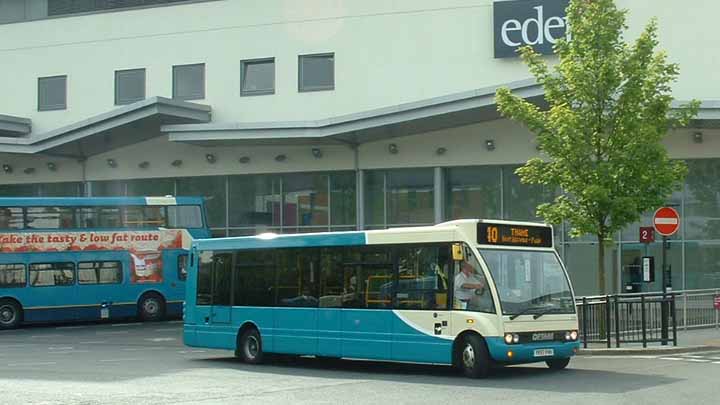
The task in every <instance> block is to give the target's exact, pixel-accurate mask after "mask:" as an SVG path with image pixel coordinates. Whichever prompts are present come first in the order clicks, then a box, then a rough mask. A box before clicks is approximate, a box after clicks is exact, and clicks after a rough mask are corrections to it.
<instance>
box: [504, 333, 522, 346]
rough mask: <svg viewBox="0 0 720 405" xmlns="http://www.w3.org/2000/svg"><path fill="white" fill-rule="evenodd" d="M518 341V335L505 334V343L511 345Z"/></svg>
mask: <svg viewBox="0 0 720 405" xmlns="http://www.w3.org/2000/svg"><path fill="white" fill-rule="evenodd" d="M519 341H520V335H518V334H517V333H506V334H505V343H507V344H509V345H511V344H513V343H518V342H519Z"/></svg>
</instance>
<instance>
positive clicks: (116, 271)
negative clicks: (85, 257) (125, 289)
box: [78, 262, 123, 284]
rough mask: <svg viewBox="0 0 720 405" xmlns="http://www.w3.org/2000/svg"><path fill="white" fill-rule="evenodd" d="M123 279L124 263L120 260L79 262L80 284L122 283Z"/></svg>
mask: <svg viewBox="0 0 720 405" xmlns="http://www.w3.org/2000/svg"><path fill="white" fill-rule="evenodd" d="M122 279H123V273H122V263H120V262H80V263H78V283H80V284H120V283H122Z"/></svg>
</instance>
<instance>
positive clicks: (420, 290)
mask: <svg viewBox="0 0 720 405" xmlns="http://www.w3.org/2000/svg"><path fill="white" fill-rule="evenodd" d="M188 268H189V276H188V283H187V295H186V298H185V299H186V307H185V321H184V324H185V325H184V341H185V344H186V345H188V346H193V347H207V348H221V349H230V350H235V353H236V355H237V356H238V357H240V358H241V359H242V360H243V361H245V362H248V363H258V362H260V361H262V359H263V354H264V353H287V354H299V355H315V356H318V357H331V358H341V357H342V358H354V359H377V360H393V361H406V362H421V363H442V364H449V365H450V364H452V365H456V366H458V367H459V368H461V369H462V370H463V371H464V373H465V374H466V375H468V376H471V377H482V376H485V375H486V374H487V373H488V371H489V370H490V367H491V366H492V365H508V364H520V363H531V362H546V363H547V365H548V366H549V367H550V368H551V369H562V368H565V367H566V366H567V365H568V363H569V361H570V358H571V357H572V356H573V355H574V354H575V353H576V351H577V349H578V346H579V344H578V341H577V339H578V333H577V330H578V320H577V315H576V312H575V305H574V299H573V292H572V288H571V286H570V282H569V279H568V276H567V273H566V271H565V268H564V267H563V264H562V262H561V261H560V258H559V257H558V255H557V253H556V251H555V249H554V246H553V232H552V228H551V227H550V226H547V225H543V224H535V223H523V222H507V221H485V220H456V221H451V222H446V223H442V224H439V225H435V226H430V227H418V228H397V229H388V230H377V231H359V232H339V233H317V234H304V235H274V234H264V235H258V236H255V237H238V238H221V239H207V240H196V241H193V244H192V248H191V253H190V265H189V266H188Z"/></svg>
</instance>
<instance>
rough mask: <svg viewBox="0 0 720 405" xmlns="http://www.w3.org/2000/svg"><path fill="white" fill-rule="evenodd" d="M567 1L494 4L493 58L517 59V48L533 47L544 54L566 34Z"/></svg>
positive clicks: (544, 0)
mask: <svg viewBox="0 0 720 405" xmlns="http://www.w3.org/2000/svg"><path fill="white" fill-rule="evenodd" d="M569 2H570V0H512V1H496V2H495V3H494V4H493V22H494V27H495V28H494V31H495V57H496V58H512V57H517V56H518V55H517V52H516V51H517V49H518V48H520V47H523V46H526V45H530V46H532V47H533V48H534V49H535V51H536V52H539V53H541V54H543V55H550V54H552V53H553V45H554V44H555V43H556V42H557V41H558V39H560V38H562V37H564V36H566V35H567V25H568V23H567V16H566V14H565V9H567V7H568V4H569Z"/></svg>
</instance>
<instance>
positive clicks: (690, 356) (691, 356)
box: [683, 354, 705, 359]
mask: <svg viewBox="0 0 720 405" xmlns="http://www.w3.org/2000/svg"><path fill="white" fill-rule="evenodd" d="M683 357H689V358H691V359H704V358H705V356H693V355H690V354H686V355H684V356H683Z"/></svg>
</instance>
